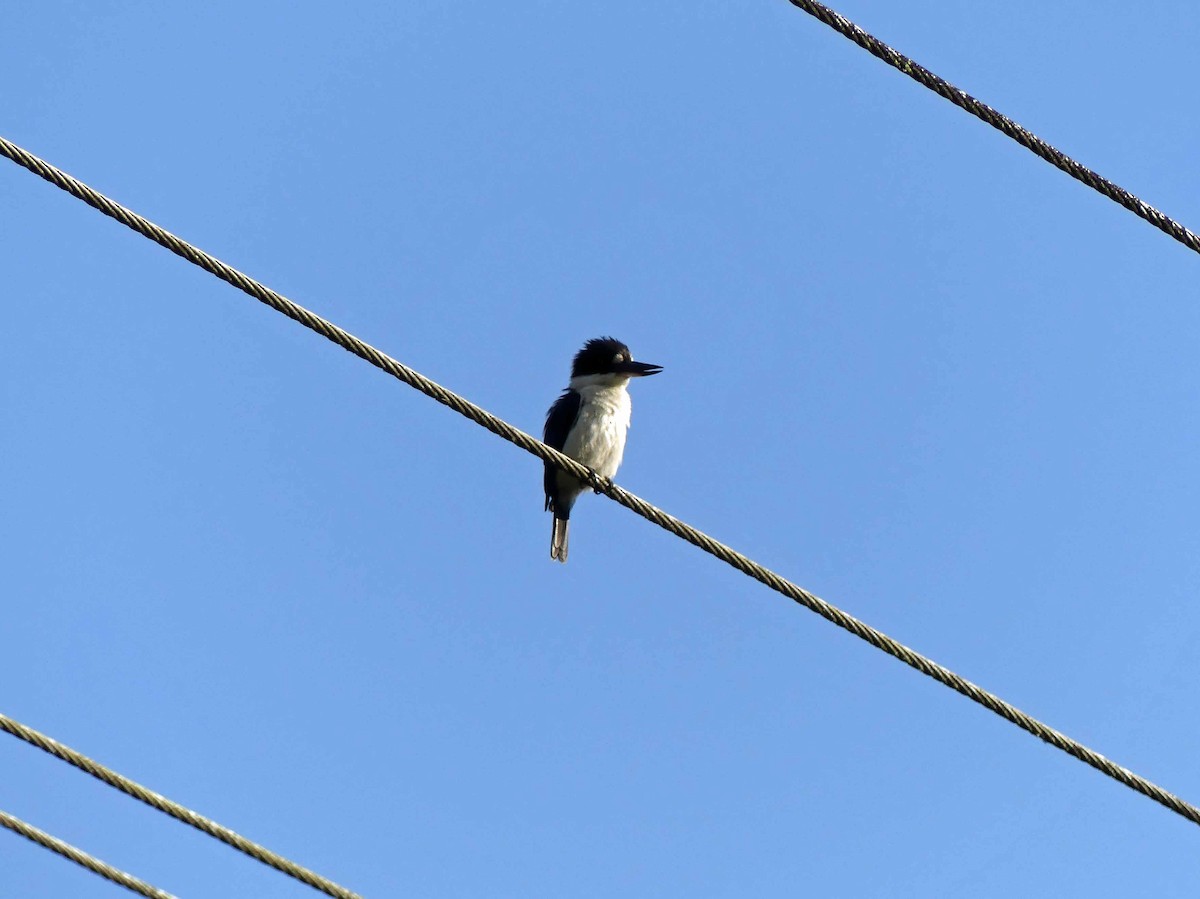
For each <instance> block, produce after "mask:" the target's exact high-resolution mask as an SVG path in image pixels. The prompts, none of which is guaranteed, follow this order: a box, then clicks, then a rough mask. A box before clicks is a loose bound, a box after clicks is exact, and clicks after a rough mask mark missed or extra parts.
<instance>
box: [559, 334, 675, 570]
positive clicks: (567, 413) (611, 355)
mask: <svg viewBox="0 0 1200 899" xmlns="http://www.w3.org/2000/svg"><path fill="white" fill-rule="evenodd" d="M660 371H662V366H661V365H651V364H649V363H648V362H634V361H633V356H632V355H630V352H629V347H627V346H625V344H623V343H621V341H619V340H615V339H614V338H612V337H597V338H595V339H594V340H589V341H588V342H587V343H585V344H584V345H583V349H581V350H580V351H579V352H578V353H576V354H575V359H574V361H573V362H572V363H571V381H570V384H569V385H568V387H567V389H566V390H564V391H563V394H562V396H560V397H559V398H558V399H557V400H555V401H554V405H553V406H551V407H550V411H549V412H547V413H546V430H545V432H544V434H543V436H542V439H543V440H544V441H545V442H546V444H547V445H548V446H552V447H554V448H555V449H556V450H561V451H562V452H563V453H565V454H566V455H568V456H570V457H571V458H572V459H574V460H575V461H576V462H579V463H580V464H581V465H586V466H587V467H588V468H590V469H592V470H593V471H594V472H596V474H598V475H600V476H601V477H605V478H611V477H613V475H615V474H616V473H617V468H619V467H620V465H621V457H622V455H624V453H625V434H626V433H627V432H628V430H629V415H630V404H629V392H628V391H627V390H626V389H625V388H626V387H627V386H628V384H629V380H630V379H631V378H642V377H645V376H646V375H656V374H658V373H659V372H660ZM545 464H546V473H545V478H544V481H543V483H544V486H545V488H546V509H547V511H550V512H553V513H554V531H553V533H552V534H551V538H550V558H552V559H557V560H558V561H560V562H565V561H567V527H568V525H569V523H570V519H571V507H572V506H574V505H575V500H577V499H578V498H579V494H581V493H583V491H584V489H585V486H584V484H583V482H581V481H580V480H579V479H578V478H574V477H572V476H571V475H569V474H567V473H566V472H565V471H562V470H561V469H559V468H558V467H557V466H554V465H551V464H550V463H549V462H547V463H545Z"/></svg>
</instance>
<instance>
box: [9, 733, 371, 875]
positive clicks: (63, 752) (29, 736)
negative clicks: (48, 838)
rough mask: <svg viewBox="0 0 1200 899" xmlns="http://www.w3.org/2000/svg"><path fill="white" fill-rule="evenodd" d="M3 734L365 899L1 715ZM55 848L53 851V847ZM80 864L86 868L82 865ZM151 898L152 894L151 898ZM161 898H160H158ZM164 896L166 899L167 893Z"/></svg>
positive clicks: (243, 848) (267, 859)
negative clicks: (9, 735)
mask: <svg viewBox="0 0 1200 899" xmlns="http://www.w3.org/2000/svg"><path fill="white" fill-rule="evenodd" d="M0 730H3V731H5V732H7V733H9V734H12V735H13V736H14V737H17V738H18V739H20V740H24V741H25V742H26V743H29V744H30V745H31V746H36V747H37V748H38V749H41V750H42V751H44V752H48V753H49V754H50V755H52V756H54V757H55V758H59V759H62V760H63V761H64V762H67V763H68V764H70V765H74V766H75V767H76V768H78V769H79V770H80V771H85V772H87V773H88V774H90V775H92V777H94V778H96V779H97V780H100V781H103V782H104V783H106V784H108V785H109V786H110V787H114V788H116V789H118V790H120V791H121V792H122V793H124V794H125V795H127V796H132V797H133V798H134V799H138V800H141V801H142V802H144V803H146V805H148V806H150V807H151V808H156V809H158V810H159V811H160V812H164V813H165V814H168V815H170V816H171V817H172V818H174V819H175V820H177V821H182V822H183V823H184V824H190V825H191V826H192V827H194V828H196V829H197V830H199V831H201V832H202V833H206V834H208V835H209V836H210V837H215V838H216V839H218V840H220V841H221V842H222V843H225V844H227V845H229V846H232V847H233V848H234V849H236V850H238V851H239V852H243V853H245V854H246V855H248V856H250V857H251V858H254V859H257V860H258V861H260V862H262V863H263V864H265V865H270V866H271V867H272V868H274V869H275V870H277V871H282V872H283V873H284V874H287V875H288V876H289V877H294V878H295V879H296V880H299V881H300V882H302V883H306V884H308V885H309V886H310V887H313V888H314V889H317V890H320V891H321V892H322V893H325V894H326V895H328V896H333V897H335V899H362V897H361V896H359V895H358V893H354V892H351V891H350V890H348V889H346V888H345V887H342V886H338V885H337V884H336V883H334V882H333V881H332V880H328V879H327V878H325V877H322V876H321V875H320V874H317V873H316V872H314V871H310V870H309V869H308V868H305V867H303V866H301V865H298V864H296V863H295V862H293V861H289V860H288V859H286V858H284V857H283V856H282V855H278V854H276V853H274V852H272V851H271V850H270V849H267V848H266V847H265V846H260V845H259V844H258V843H255V842H253V841H252V840H248V839H246V838H245V837H243V836H241V835H240V834H237V833H235V832H234V831H232V830H230V829H229V828H228V827H225V826H224V825H221V824H218V823H217V822H216V821H213V820H211V819H210V818H206V817H204V816H203V815H201V814H199V813H197V812H194V811H192V810H191V809H189V808H186V807H184V806H182V805H180V804H179V803H178V802H173V801H172V800H170V799H168V798H167V797H166V796H163V795H162V794H161V793H156V792H154V791H153V790H150V789H147V788H146V787H143V786H142V785H141V784H139V783H136V782H135V781H132V780H130V779H129V778H128V777H125V776H124V775H122V774H118V773H117V772H116V771H113V770H112V769H111V768H108V767H106V766H104V765H102V764H100V763H99V762H97V761H94V760H92V759H90V758H88V757H87V756H86V755H84V754H83V753H81V752H77V751H76V750H74V749H72V748H71V747H70V746H65V745H63V744H62V743H60V742H58V741H57V740H55V739H53V738H52V737H48V736H46V735H45V734H43V733H40V732H38V731H36V730H34V729H33V728H32V727H27V726H26V725H24V724H21V723H20V722H19V721H15V720H14V719H12V718H10V717H8V716H7V715H4V714H0ZM51 848H53V847H51ZM80 864H83V863H82V862H80ZM147 895H150V894H147ZM155 895H160V894H157V893H156V894H155ZM161 895H163V896H166V895H167V894H166V893H162V894H161Z"/></svg>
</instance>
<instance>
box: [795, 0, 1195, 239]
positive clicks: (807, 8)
mask: <svg viewBox="0 0 1200 899" xmlns="http://www.w3.org/2000/svg"><path fill="white" fill-rule="evenodd" d="M788 2H789V3H791V4H792V6H794V7H796V8H797V9H802V10H804V12H806V13H808V14H809V15H810V16H812V17H813V18H815V19H818V20H819V21H821V22H824V23H825V24H826V25H828V26H829V27H830V28H832V29H833V30H834V31H836V32H837V33H838V34H840V35H842V36H843V37H846V38H849V39H850V40H852V41H854V43H856V44H858V45H859V46H860V47H862V48H863V49H864V50H866V51H867V52H868V53H870V54H871V55H872V56H876V57H878V58H879V59H882V60H883V61H884V62H886V63H887V64H888V65H889V66H892V67H893V68H895V69H899V70H900V71H901V72H903V73H904V74H905V75H907V76H908V77H909V78H911V79H912V80H913V81H916V82H917V83H918V84H922V85H924V86H925V87H927V88H929V89H930V90H931V91H933V92H934V93H935V94H937V95H939V96H941V97H945V98H946V99H947V100H949V101H950V102H951V103H953V104H954V105H955V106H958V107H961V108H962V109H965V110H966V111H967V112H969V113H970V114H971V115H973V116H975V117H976V118H978V119H982V120H983V121H985V122H987V123H988V124H989V125H991V126H992V127H993V128H995V129H996V130H997V131H1000V132H1002V133H1003V134H1005V135H1007V136H1008V137H1011V138H1012V139H1013V140H1015V141H1016V142H1017V143H1019V144H1020V145H1021V146H1022V147H1025V148H1026V149H1027V150H1029V151H1030V152H1032V153H1036V154H1037V155H1038V156H1040V157H1041V158H1042V159H1044V160H1046V161H1047V162H1049V163H1050V164H1051V165H1053V166H1055V167H1056V168H1059V169H1062V170H1063V171H1064V172H1066V173H1067V174H1068V175H1070V176H1071V177H1072V178H1074V179H1075V180H1076V181H1082V182H1083V183H1084V184H1086V185H1087V186H1088V187H1090V188H1091V189H1092V190H1095V191H1099V192H1100V193H1102V194H1104V196H1106V197H1108V198H1109V199H1110V200H1112V201H1113V202H1114V203H1120V204H1121V205H1122V206H1124V207H1125V208H1126V209H1128V210H1129V211H1130V212H1132V213H1133V214H1134V215H1136V216H1138V217H1139V218H1143V219H1145V220H1146V221H1148V222H1149V223H1150V224H1152V225H1153V226H1154V227H1155V228H1157V229H1158V230H1160V231H1162V232H1164V233H1165V234H1169V235H1171V236H1172V237H1173V238H1175V239H1176V240H1177V241H1179V242H1180V243H1181V244H1183V245H1184V246H1185V247H1187V248H1188V249H1190V250H1193V251H1195V252H1197V253H1200V237H1198V236H1197V235H1196V234H1195V233H1193V232H1192V231H1189V230H1188V229H1187V228H1185V227H1184V226H1183V225H1181V224H1179V222H1177V221H1175V220H1174V219H1173V218H1171V217H1170V216H1168V215H1165V214H1164V213H1162V212H1159V211H1158V210H1157V209H1155V208H1154V207H1153V206H1151V205H1149V204H1148V203H1143V202H1142V201H1141V200H1139V199H1138V198H1137V197H1135V196H1134V195H1133V194H1131V193H1130V192H1129V191H1127V190H1126V189H1125V188H1123V187H1121V186H1119V185H1117V184H1113V183H1112V182H1111V181H1109V180H1108V179H1107V178H1104V177H1101V176H1100V175H1098V174H1097V173H1096V172H1093V171H1092V170H1091V169H1089V168H1088V167H1087V166H1085V165H1082V164H1081V163H1078V162H1076V161H1075V160H1074V159H1072V158H1071V157H1070V156H1068V155H1067V154H1066V153H1063V152H1062V151H1061V150H1058V149H1055V148H1054V147H1052V146H1051V145H1050V144H1048V143H1046V142H1045V141H1044V140H1042V139H1041V138H1040V137H1038V136H1036V135H1034V134H1031V133H1030V132H1028V131H1026V130H1025V129H1024V128H1022V127H1021V126H1020V125H1018V124H1017V123H1016V122H1014V121H1013V120H1012V119H1010V118H1009V117H1008V116H1006V115H1002V114H1001V113H999V112H997V111H996V110H994V109H992V107H990V106H988V105H987V104H986V103H981V102H980V101H979V100H976V99H975V98H974V97H972V96H971V95H970V94H968V93H967V92H966V91H964V90H961V89H960V88H957V87H955V86H954V85H953V84H951V83H950V82H949V81H946V80H945V79H943V78H939V77H938V76H937V75H935V74H933V72H931V71H929V70H928V69H927V68H925V67H924V66H922V65H920V64H918V63H916V62H914V61H913V60H911V59H909V58H908V57H907V56H905V55H904V54H903V53H899V52H897V51H896V50H893V49H892V48H891V47H889V46H888V45H887V44H885V43H884V42H883V41H881V40H879V38H877V37H874V36H873V35H870V34H868V33H867V32H865V31H863V30H862V29H861V28H859V27H858V26H857V25H855V24H854V23H853V22H851V21H850V20H849V19H847V18H846V17H845V16H843V15H841V14H839V13H837V12H834V11H833V10H832V9H830V8H829V7H828V6H824V5H823V4H820V3H816V2H814V0H788Z"/></svg>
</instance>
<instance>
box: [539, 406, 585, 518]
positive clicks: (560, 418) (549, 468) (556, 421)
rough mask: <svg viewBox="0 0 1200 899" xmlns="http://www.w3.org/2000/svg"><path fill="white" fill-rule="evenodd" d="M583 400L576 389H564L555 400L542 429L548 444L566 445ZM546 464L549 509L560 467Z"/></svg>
mask: <svg viewBox="0 0 1200 899" xmlns="http://www.w3.org/2000/svg"><path fill="white" fill-rule="evenodd" d="M582 402H583V397H582V396H580V395H579V394H578V393H576V392H575V391H574V390H564V391H563V395H562V396H560V397H559V398H558V399H556V400H555V401H554V405H553V406H551V407H550V411H549V412H547V413H546V427H545V430H543V431H542V440H543V442H545V443H546V445H547V446H552V447H554V448H555V449H556V450H561V449H562V448H563V447H564V446H565V445H566V443H567V434H569V433H570V431H571V427H572V426H573V425H574V424H575V419H577V418H578V417H579V407H580V405H582ZM545 466H546V472H545V476H544V477H543V479H542V485H543V486H544V487H545V489H546V508H547V509H549V508H550V504H551V497H553V495H554V493H555V485H554V482H555V476H556V475H557V474H558V469H557V468H556V467H555V466H553V465H551V464H550V463H549V462H546V463H545Z"/></svg>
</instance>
